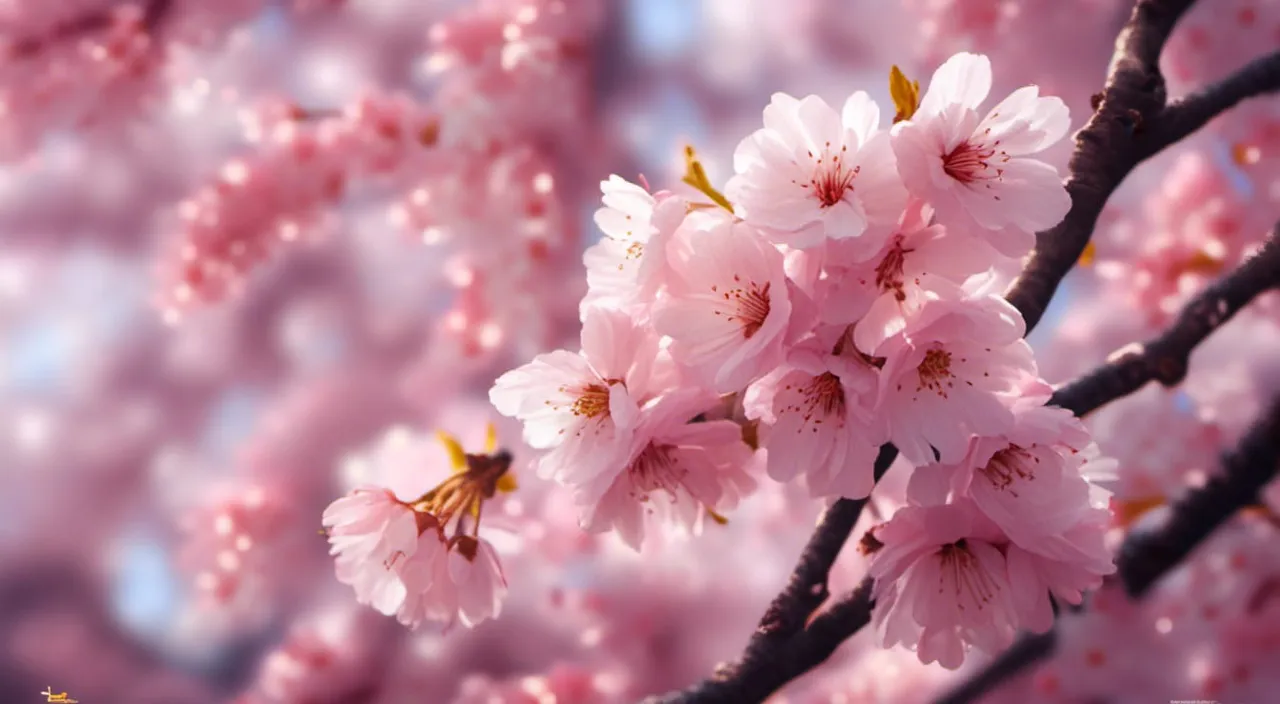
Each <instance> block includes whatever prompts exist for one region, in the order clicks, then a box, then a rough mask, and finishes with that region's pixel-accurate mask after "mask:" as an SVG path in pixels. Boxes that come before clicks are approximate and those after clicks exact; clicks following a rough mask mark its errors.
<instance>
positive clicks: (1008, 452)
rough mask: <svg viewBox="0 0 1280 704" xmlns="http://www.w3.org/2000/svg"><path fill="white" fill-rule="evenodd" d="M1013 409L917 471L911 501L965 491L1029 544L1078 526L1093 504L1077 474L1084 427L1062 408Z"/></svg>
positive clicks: (1082, 460) (1082, 459)
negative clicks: (1003, 427)
mask: <svg viewBox="0 0 1280 704" xmlns="http://www.w3.org/2000/svg"><path fill="white" fill-rule="evenodd" d="M1021 405H1022V404H1018V406H1021ZM1017 410H1018V411H1019V412H1017V413H1016V414H1015V416H1014V423H1013V424H1012V426H1011V427H1010V428H1009V430H1007V431H1006V432H1004V433H1000V434H998V435H994V436H988V437H977V438H974V439H973V440H972V442H971V443H970V445H969V451H968V453H967V454H966V455H965V456H964V457H963V458H962V459H961V460H960V461H959V462H957V463H954V464H943V465H928V466H924V467H919V468H917V469H916V471H915V473H913V474H912V477H911V485H910V491H909V496H910V497H911V499H912V500H913V501H916V502H922V503H941V502H942V501H944V500H946V498H947V495H948V493H949V494H950V495H951V496H968V497H970V498H972V499H973V502H974V505H975V506H977V507H978V509H979V510H981V511H982V512H983V513H984V514H985V515H986V516H987V517H988V518H990V519H991V520H992V521H994V522H995V523H996V525H998V526H1000V529H1001V530H1003V531H1004V532H1005V534H1006V535H1008V536H1009V538H1010V540H1013V541H1014V542H1016V543H1018V544H1020V545H1023V546H1028V547H1029V546H1032V545H1035V544H1037V542H1040V541H1043V540H1044V539H1046V538H1049V537H1051V536H1058V535H1061V534H1062V533H1063V532H1065V531H1067V530H1068V529H1070V528H1071V527H1072V526H1074V525H1076V524H1077V523H1079V522H1080V520H1081V518H1082V515H1083V514H1084V513H1086V512H1088V511H1089V510H1090V508H1091V506H1092V505H1091V498H1092V497H1091V491H1090V485H1089V482H1088V481H1086V480H1085V478H1084V477H1083V476H1082V475H1081V468H1082V467H1083V466H1084V463H1085V461H1086V460H1085V455H1084V454H1083V453H1082V452H1081V450H1083V449H1084V448H1085V447H1087V446H1088V444H1089V442H1090V439H1089V432H1088V431H1087V430H1085V428H1084V425H1083V424H1082V423H1081V422H1080V421H1079V420H1077V419H1076V418H1075V416H1073V415H1072V414H1071V412H1069V411H1066V410H1063V409H1061V408H1052V407H1045V406H1031V407H1025V408H1018V409H1017ZM1101 505H1102V506H1105V505H1106V504H1105V499H1103V500H1102V503H1101Z"/></svg>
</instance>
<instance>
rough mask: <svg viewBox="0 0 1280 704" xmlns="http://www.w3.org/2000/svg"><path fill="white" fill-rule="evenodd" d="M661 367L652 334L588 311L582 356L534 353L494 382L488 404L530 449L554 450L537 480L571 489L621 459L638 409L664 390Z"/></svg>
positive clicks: (617, 317)
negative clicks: (515, 425)
mask: <svg viewBox="0 0 1280 704" xmlns="http://www.w3.org/2000/svg"><path fill="white" fill-rule="evenodd" d="M664 366H665V367H666V368H667V371H669V370H670V361H669V359H668V358H667V357H666V355H665V353H663V352H660V351H659V349H658V339H657V337H656V336H655V335H653V334H651V333H650V332H649V331H647V330H646V329H645V328H642V327H639V326H637V325H636V324H635V323H634V322H633V321H632V319H631V318H630V316H628V315H627V314H625V313H623V312H620V311H616V310H609V309H604V308H595V307H593V308H590V309H588V310H587V311H586V318H585V320H584V321H583V324H582V351H581V352H580V353H576V354H575V353H573V352H569V351H567V350H556V351H554V352H550V353H547V354H541V355H538V356H537V357H535V358H534V360H533V361H532V362H530V363H529V364H526V365H524V366H523V367H520V368H518V369H515V370H512V371H509V372H507V373H506V374H503V375H502V376H500V377H498V379H497V381H495V382H494V385H493V388H492V389H490V390H489V400H490V401H491V402H492V403H493V405H494V406H495V407H496V408H497V409H498V412H499V413H502V414H503V415H506V416H511V417H514V418H519V419H520V420H522V421H524V438H525V441H526V442H528V443H529V445H531V446H532V447H535V448H538V449H551V450H552V451H551V452H549V453H547V454H546V455H544V456H543V457H542V459H541V460H540V461H539V467H540V474H542V475H543V476H546V477H550V478H553V479H555V480H556V481H559V482H561V483H565V484H573V483H577V482H581V481H586V480H587V479H590V478H592V477H594V476H596V475H597V474H599V473H600V472H602V471H604V468H605V467H608V466H611V465H617V464H619V463H621V462H622V461H624V460H625V456H626V452H627V450H628V448H629V447H630V437H631V432H632V430H633V428H634V425H635V423H636V420H637V416H638V413H639V408H640V404H642V403H643V402H645V401H646V400H648V399H649V398H650V397H651V396H652V395H653V394H654V393H656V392H660V391H662V388H661V385H662V383H664V382H663V380H662V374H663V373H665V372H664V370H663V367H664Z"/></svg>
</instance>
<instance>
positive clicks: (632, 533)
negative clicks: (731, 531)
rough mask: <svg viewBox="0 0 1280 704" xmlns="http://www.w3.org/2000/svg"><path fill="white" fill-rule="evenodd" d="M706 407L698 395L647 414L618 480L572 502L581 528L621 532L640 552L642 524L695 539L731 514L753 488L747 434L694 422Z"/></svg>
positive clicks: (678, 397) (731, 426)
mask: <svg viewBox="0 0 1280 704" xmlns="http://www.w3.org/2000/svg"><path fill="white" fill-rule="evenodd" d="M707 405H708V402H707V400H706V398H705V397H703V396H702V395H701V394H697V393H695V394H673V395H670V396H666V397H664V398H663V399H661V400H659V401H658V402H657V403H656V404H654V405H653V406H652V407H651V408H647V409H645V411H644V412H643V413H644V416H643V418H642V419H641V421H640V423H639V424H638V426H637V429H636V434H635V439H634V441H633V443H632V448H631V453H630V456H629V459H627V460H626V461H625V463H621V464H619V465H618V468H619V469H620V470H621V471H619V472H618V473H617V474H616V476H604V477H601V478H599V479H597V480H596V481H594V482H592V483H591V484H589V485H587V486H585V487H583V488H582V489H581V490H580V491H579V492H578V494H577V496H576V497H575V500H576V501H577V502H578V504H579V505H580V506H581V507H582V509H583V513H582V516H583V521H582V523H583V527H584V528H586V529H587V530H590V531H593V532H602V531H606V530H609V529H611V528H612V529H613V530H615V531H617V533H618V535H619V536H620V537H621V538H622V539H623V541H624V542H625V543H626V544H627V545H629V546H630V547H632V548H633V549H635V550H639V549H640V547H641V544H642V542H643V540H644V532H645V520H646V518H648V517H652V519H653V520H654V522H656V523H658V524H659V525H670V524H674V525H676V526H678V527H680V528H682V529H684V530H685V531H687V532H690V533H695V532H697V531H698V530H700V529H701V527H702V522H703V520H704V518H705V517H706V516H707V515H711V516H712V517H713V518H714V517H718V516H719V514H721V513H723V512H727V511H730V510H732V509H733V508H734V507H735V506H737V504H738V501H739V499H741V498H742V497H743V496H745V495H747V494H749V493H750V492H751V491H752V490H753V489H754V488H755V480H754V479H753V478H752V477H751V476H750V475H749V474H748V473H747V472H746V465H747V462H748V460H749V458H750V456H751V448H749V447H748V446H747V445H746V443H745V442H743V439H742V428H741V427H740V426H739V425H738V424H736V423H733V422H730V421H725V420H708V421H702V422H689V421H690V419H692V418H693V417H694V416H695V415H696V414H697V413H698V411H699V410H700V409H703V408H706V407H707Z"/></svg>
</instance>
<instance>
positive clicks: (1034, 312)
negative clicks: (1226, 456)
mask: <svg viewBox="0 0 1280 704" xmlns="http://www.w3.org/2000/svg"><path fill="white" fill-rule="evenodd" d="M1193 3H1194V0H1138V2H1137V4H1136V5H1135V6H1134V9H1133V14H1132V15H1131V16H1130V18H1129V21H1128V23H1127V24H1126V25H1125V27H1124V29H1123V30H1122V31H1121V32H1120V36H1119V37H1118V38H1117V39H1116V54H1115V57H1114V58H1113V59H1112V61H1111V68H1110V71H1109V72H1108V76H1107V82H1106V85H1105V87H1104V88H1103V90H1102V92H1101V93H1099V94H1098V95H1097V96H1095V97H1094V104H1095V111H1094V114H1093V116H1092V117H1090V118H1089V121H1088V123H1086V124H1085V126H1084V128H1083V129H1081V130H1080V132H1079V133H1077V134H1076V138H1075V140H1076V147H1075V151H1074V153H1073V154H1072V155H1071V161H1070V163H1069V167H1068V170H1069V172H1070V174H1071V175H1070V177H1069V178H1068V179H1067V185H1066V187H1067V192H1068V193H1070V194H1071V209H1070V210H1069V211H1068V212H1067V215H1066V217H1065V218H1064V219H1063V220H1062V222H1060V223H1058V224H1057V225H1056V226H1054V227H1052V228H1050V229H1048V230H1045V231H1044V232H1040V233H1037V235H1036V249H1035V251H1034V252H1033V253H1032V255H1031V258H1030V260H1029V261H1028V262H1027V266H1026V268H1025V269H1024V270H1023V272H1022V275H1021V276H1019V277H1018V280H1017V281H1015V282H1014V283H1013V286H1012V287H1011V288H1010V289H1009V292H1008V293H1007V294H1006V296H1005V297H1006V298H1008V299H1009V302H1010V303H1012V304H1013V305H1014V307H1016V308H1017V309H1018V310H1019V311H1021V312H1022V317H1023V318H1025V319H1026V321H1027V330H1028V331H1030V330H1031V329H1032V328H1034V327H1035V326H1036V324H1037V323H1039V322H1040V318H1041V317H1042V316H1043V315H1044V312H1045V309H1046V308H1047V307H1048V304H1049V301H1050V300H1051V299H1052V298H1053V293H1054V291H1056V290H1057V288H1058V285H1059V284H1060V283H1061V282H1062V279H1063V278H1065V277H1066V275H1067V273H1068V272H1070V271H1071V269H1072V267H1074V266H1075V263H1076V262H1077V261H1078V260H1079V259H1080V255H1081V254H1082V253H1083V252H1084V249H1085V246H1087V245H1088V244H1089V239H1090V237H1091V236H1092V235H1093V228H1094V226H1095V225H1096V224H1097V222H1098V216H1099V215H1100V214H1101V213H1102V209H1103V207H1104V206H1105V205H1106V204H1107V200H1108V199H1109V198H1110V197H1111V194H1112V192H1114V191H1115V190H1116V188H1118V187H1119V186H1120V184H1121V182H1123V181H1124V179H1125V177H1127V176H1128V175H1129V172H1130V171H1132V170H1133V169H1134V167H1136V166H1137V165H1138V164H1140V163H1142V162H1143V161H1144V160H1146V159H1148V158H1149V157H1151V156H1153V155H1155V154H1157V153H1159V152H1160V151H1162V150H1163V149H1165V148H1166V147H1168V146H1169V145H1171V144H1174V143H1175V142H1177V141H1178V140H1180V139H1182V138H1183V137H1186V136H1187V135H1189V134H1191V133H1192V132H1194V131H1195V130H1197V129H1199V128H1200V127H1202V126H1203V125H1204V124H1205V123H1206V122H1208V121H1209V120H1210V119H1211V118H1212V117H1214V116H1215V115H1218V114H1220V113H1222V112H1223V111H1225V110H1227V109H1229V108H1231V107H1232V106H1234V105H1235V104H1236V103H1239V102H1240V101H1241V100H1244V99H1245V98H1249V97H1253V96H1257V95H1261V94H1264V93H1269V92H1275V91H1277V90H1280V54H1271V55H1269V56H1266V57H1264V58H1262V59H1259V60H1257V61H1254V62H1253V63H1251V64H1249V65H1248V66H1245V67H1244V68H1242V69H1240V70H1239V71H1238V72H1236V73H1235V74H1233V75H1232V76H1230V77H1228V78H1226V79H1224V80H1223V81H1221V82H1219V83H1217V84H1215V85H1213V86H1210V87H1208V88H1206V89H1204V90H1203V91H1200V92H1199V93H1195V94H1193V95H1191V96H1188V97H1187V98H1185V99H1183V100H1180V101H1178V102H1175V103H1173V104H1166V100H1167V95H1166V92H1165V81H1164V76H1162V75H1161V74H1160V68H1159V60H1160V52H1161V51H1162V50H1163V49H1164V45H1165V42H1166V41H1167V40H1168V38H1169V35H1170V33H1172V31H1173V28H1174V25H1175V24H1177V21H1178V19H1179V18H1180V17H1181V16H1182V15H1183V13H1185V12H1186V11H1187V9H1188V8H1189V7H1190V6H1191V5H1192V4H1193Z"/></svg>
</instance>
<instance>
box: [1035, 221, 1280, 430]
mask: <svg viewBox="0 0 1280 704" xmlns="http://www.w3.org/2000/svg"><path fill="white" fill-rule="evenodd" d="M1277 287H1280V224H1277V225H1276V226H1275V228H1273V229H1272V231H1271V235H1270V237H1268V238H1267V240H1266V242H1265V243H1264V244H1263V245H1262V248H1261V249H1259V250H1258V251H1257V252H1256V253H1255V254H1254V255H1253V256H1251V257H1249V258H1248V259H1246V260H1245V261H1244V263H1242V264H1241V265H1240V266H1239V267H1238V268H1236V269H1235V270H1234V271H1232V272H1231V274H1229V275H1228V276H1224V277H1223V278H1221V279H1219V280H1218V281H1216V282H1214V284H1213V285H1212V286H1209V287H1208V288H1206V289H1205V290H1203V291H1201V292H1200V293H1199V295H1197V296H1196V297H1195V298H1193V299H1192V300H1191V301H1190V302H1189V303H1188V304H1187V305H1186V306H1185V307H1184V308H1183V309H1182V312H1181V313H1179V314H1178V319H1177V321H1176V322H1175V323H1174V324H1173V325H1172V326H1171V327H1170V328H1169V329H1167V330H1165V331H1164V332H1162V333H1160V335H1158V336H1157V337H1155V338H1153V339H1151V340H1149V341H1148V342H1146V343H1143V344H1134V345H1129V346H1128V347H1125V348H1123V349H1121V350H1118V351H1116V352H1115V353H1114V354H1112V355H1111V358H1110V359H1108V360H1107V362H1106V363H1105V364H1103V365H1102V366H1100V367H1098V368H1096V369H1094V370H1093V371H1091V372H1088V373H1086V374H1085V375H1083V376H1081V377H1079V378H1077V379H1075V380H1073V381H1071V382H1070V383H1068V384H1065V385H1064V386H1062V387H1061V388H1059V389H1058V390H1056V391H1055V392H1054V394H1053V398H1051V399H1050V400H1049V403H1050V405H1054V406H1061V407H1062V408H1066V409H1069V410H1071V411H1072V412H1073V413H1075V414H1076V415H1078V416H1083V415H1085V414H1086V413H1089V412H1090V411H1093V410H1094V409H1097V408H1099V407H1100V406H1103V405H1105V404H1107V403H1109V402H1111V401H1113V400H1115V399H1117V398H1121V397H1123V396H1128V395H1129V394H1131V393H1133V392H1135V391H1137V390H1138V389H1140V388H1142V387H1143V386H1144V385H1146V384H1147V383H1148V382H1152V381H1158V382H1160V383H1161V384H1163V385H1164V386H1175V385H1177V384H1178V383H1180V382H1181V381H1182V379H1183V378H1184V377H1185V376H1186V375H1187V364H1188V361H1189V359H1190V357H1191V353H1192V351H1194V350H1195V349H1196V347H1197V346H1198V345H1199V344H1200V343H1201V342H1203V341H1204V339H1205V338H1207V337H1208V336H1209V335H1210V334H1212V333H1213V331H1215V330H1217V329H1218V328H1219V327H1221V326H1222V325H1223V324H1225V323H1226V322H1227V321H1228V320H1230V319H1231V318H1232V316H1234V315H1235V314H1236V313H1237V312H1239V311H1240V309H1241V308H1243V307H1245V306H1246V305H1248V303H1249V302H1250V301H1252V300H1253V299H1254V298H1255V297H1257V296H1258V295H1260V294H1262V293H1263V292H1265V291H1268V290H1270V289H1273V288H1277Z"/></svg>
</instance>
